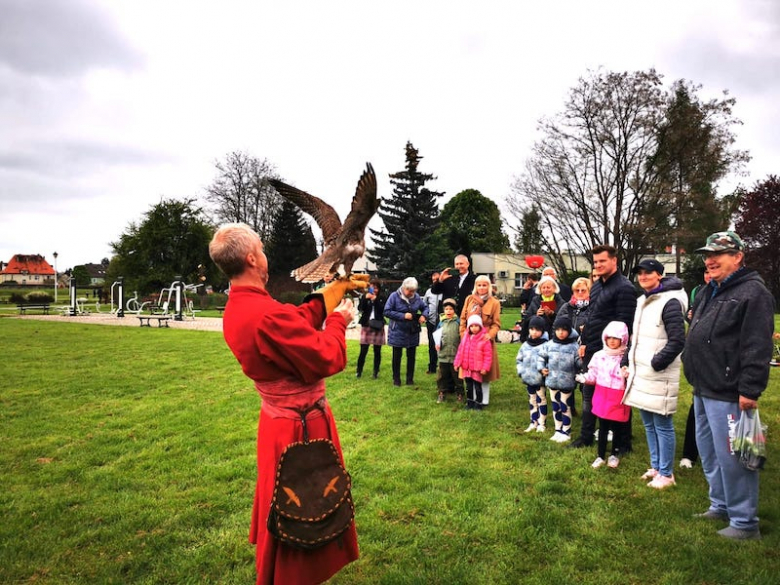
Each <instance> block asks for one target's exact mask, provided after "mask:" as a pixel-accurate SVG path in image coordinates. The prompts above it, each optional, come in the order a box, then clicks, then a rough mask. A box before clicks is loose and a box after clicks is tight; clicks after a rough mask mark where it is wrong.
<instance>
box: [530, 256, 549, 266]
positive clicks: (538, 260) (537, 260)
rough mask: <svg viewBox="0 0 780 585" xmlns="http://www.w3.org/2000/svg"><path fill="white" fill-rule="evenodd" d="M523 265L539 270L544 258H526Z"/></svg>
mask: <svg viewBox="0 0 780 585" xmlns="http://www.w3.org/2000/svg"><path fill="white" fill-rule="evenodd" d="M525 263H526V265H527V266H528V268H539V267H540V266H544V256H526V257H525Z"/></svg>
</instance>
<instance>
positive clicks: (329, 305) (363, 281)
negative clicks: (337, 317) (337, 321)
mask: <svg viewBox="0 0 780 585" xmlns="http://www.w3.org/2000/svg"><path fill="white" fill-rule="evenodd" d="M370 279H371V276H370V275H368V274H350V275H349V276H339V277H338V278H337V279H334V280H333V282H331V283H329V284H326V285H325V286H323V287H322V288H321V289H319V290H316V291H314V292H313V293H312V294H310V295H309V296H308V297H307V298H311V297H314V296H317V295H321V296H322V300H323V301H324V302H325V313H326V314H327V315H330V314H331V313H332V312H333V309H335V308H336V307H337V306H338V304H339V303H340V302H341V299H343V298H344V295H345V294H347V293H348V292H352V291H353V290H360V291H363V290H365V289H367V288H368V281H369V280H370Z"/></svg>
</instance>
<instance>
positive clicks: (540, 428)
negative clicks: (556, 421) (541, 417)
mask: <svg viewBox="0 0 780 585" xmlns="http://www.w3.org/2000/svg"><path fill="white" fill-rule="evenodd" d="M546 430H547V427H545V426H544V425H536V432H537V433H543V432H545V431H546Z"/></svg>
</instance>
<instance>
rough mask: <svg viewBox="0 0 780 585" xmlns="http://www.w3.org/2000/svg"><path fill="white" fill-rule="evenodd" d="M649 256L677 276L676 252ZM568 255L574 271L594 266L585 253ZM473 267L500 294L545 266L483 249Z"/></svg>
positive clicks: (473, 259) (518, 287)
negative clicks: (531, 266) (537, 265)
mask: <svg viewBox="0 0 780 585" xmlns="http://www.w3.org/2000/svg"><path fill="white" fill-rule="evenodd" d="M542 257H543V259H544V263H543V266H551V265H552V264H551V262H550V259H549V258H548V257H547V256H542ZM647 257H648V258H655V259H656V260H658V261H659V262H660V263H661V264H663V265H664V269H665V273H664V274H665V275H667V276H669V275H672V276H676V274H675V273H676V260H677V259H676V256H675V254H655V255H649V256H647ZM565 258H566V267H567V268H568V269H569V270H571V271H573V272H588V271H590V269H591V264H590V261H589V260H588V258H587V257H586V256H583V255H580V254H571V255H568V256H565ZM471 269H472V270H473V271H474V272H475V273H476V274H484V275H487V276H489V277H490V279H491V280H492V281H493V282H494V283H495V285H496V293H497V294H499V295H515V294H519V292H520V290H521V289H522V288H523V284H524V283H525V279H526V277H527V276H528V274H530V273H531V272H541V271H542V267H539V268H536V269H532V268H530V267H529V266H528V264H526V261H525V255H524V254H493V253H484V252H475V253H474V254H472V255H471ZM629 276H630V275H629ZM567 284H568V283H567Z"/></svg>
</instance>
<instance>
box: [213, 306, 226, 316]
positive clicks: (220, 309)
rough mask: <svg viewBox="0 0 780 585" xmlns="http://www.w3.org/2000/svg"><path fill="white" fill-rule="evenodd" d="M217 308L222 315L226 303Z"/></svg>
mask: <svg viewBox="0 0 780 585" xmlns="http://www.w3.org/2000/svg"><path fill="white" fill-rule="evenodd" d="M215 308H216V309H217V311H219V314H220V315H221V314H222V311H224V310H225V305H221V306H219V307H215Z"/></svg>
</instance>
